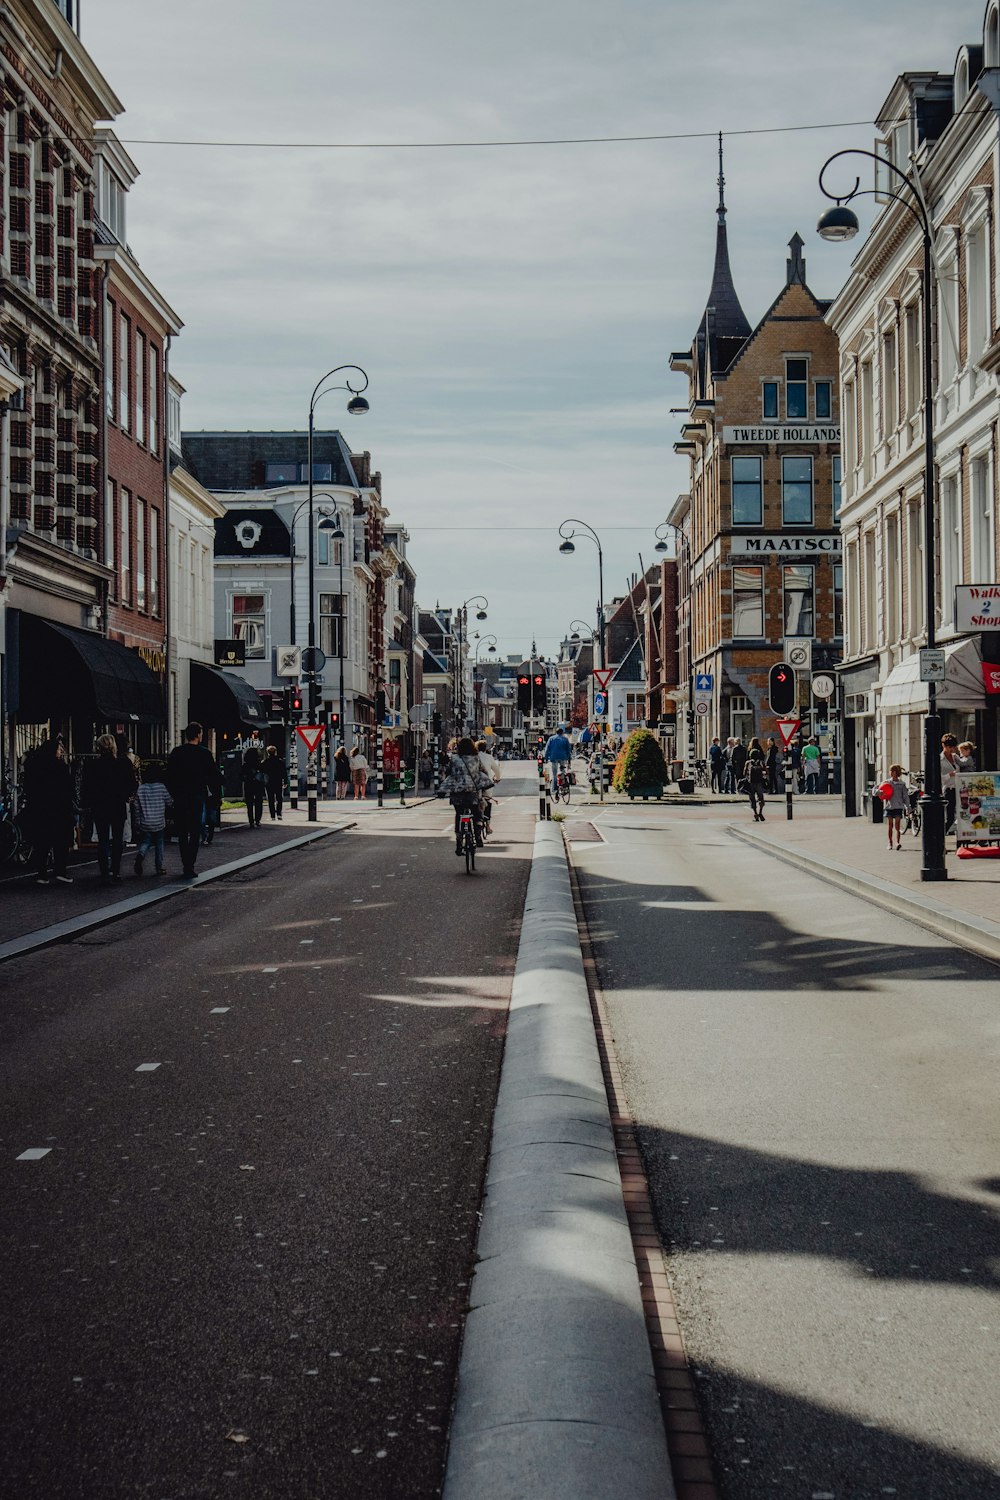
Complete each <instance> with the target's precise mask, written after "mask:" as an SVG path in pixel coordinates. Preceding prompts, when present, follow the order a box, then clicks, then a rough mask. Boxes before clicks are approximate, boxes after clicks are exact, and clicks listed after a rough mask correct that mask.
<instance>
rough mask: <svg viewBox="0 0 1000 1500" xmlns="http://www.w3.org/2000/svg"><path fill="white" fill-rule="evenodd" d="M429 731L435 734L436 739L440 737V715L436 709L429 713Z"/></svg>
mask: <svg viewBox="0 0 1000 1500" xmlns="http://www.w3.org/2000/svg"><path fill="white" fill-rule="evenodd" d="M431 733H432V734H434V735H436V736H437V738H438V739H440V738H441V715H440V714H439V713H438V711H437V709H435V710H434V712H433V713H432V714H431Z"/></svg>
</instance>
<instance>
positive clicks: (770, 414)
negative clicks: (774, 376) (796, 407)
mask: <svg viewBox="0 0 1000 1500" xmlns="http://www.w3.org/2000/svg"><path fill="white" fill-rule="evenodd" d="M763 402H764V418H765V420H768V419H774V420H775V421H776V420H777V417H778V382H777V381H776V380H765V381H764V392H763Z"/></svg>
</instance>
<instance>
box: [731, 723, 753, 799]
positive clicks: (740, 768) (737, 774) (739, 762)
mask: <svg viewBox="0 0 1000 1500" xmlns="http://www.w3.org/2000/svg"><path fill="white" fill-rule="evenodd" d="M749 753H750V752H749V750H748V749H747V747H746V745H744V743H743V738H742V736H741V737H740V738H739V739H738V740H737V741H736V743H735V744H734V746H733V754H732V767H733V791H736V790H738V788H739V783H740V782H741V781H742V780H743V777H744V776H745V775H746V764H747V756H748V755H749Z"/></svg>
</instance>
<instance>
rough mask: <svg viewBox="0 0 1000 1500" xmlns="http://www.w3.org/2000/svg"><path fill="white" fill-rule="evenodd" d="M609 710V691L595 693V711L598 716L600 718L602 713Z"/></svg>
mask: <svg viewBox="0 0 1000 1500" xmlns="http://www.w3.org/2000/svg"><path fill="white" fill-rule="evenodd" d="M607 711H608V695H607V693H595V694H594V713H595V714H596V715H597V717H598V718H600V717H601V715H602V714H605V713H607Z"/></svg>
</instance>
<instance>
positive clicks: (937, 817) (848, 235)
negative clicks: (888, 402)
mask: <svg viewBox="0 0 1000 1500" xmlns="http://www.w3.org/2000/svg"><path fill="white" fill-rule="evenodd" d="M842 156H865V157H868V158H869V160H871V161H873V162H875V163H876V165H878V166H880V167H882V169H883V170H888V171H889V172H891V173H892V174H893V175H894V176H895V177H896V178H898V179H899V182H900V183H901V184H902V185H903V187H905V188H906V190H907V196H906V197H901V196H900V195H899V193H898V192H896V193H886V194H884V195H883V196H884V197H886V198H889V199H891V200H892V202H894V203H899V204H901V205H902V207H903V208H905V209H908V210H909V212H910V213H911V214H912V215H913V217H914V219H916V221H917V224H918V226H919V229H920V233H921V237H922V239H923V298H922V303H923V306H922V313H923V365H924V371H923V374H924V609H925V612H926V617H927V645H928V647H929V648H933V647H934V644H935V639H936V637H935V628H934V626H935V620H934V616H935V599H934V596H935V584H936V574H937V558H936V555H935V538H934V393H933V389H932V380H933V375H934V366H933V360H932V350H931V333H932V329H931V267H932V256H933V239H934V229H933V225H932V224H931V220H930V215H929V213H928V211H927V205H926V203H925V201H924V195H923V191H922V189H921V186H920V180H919V178H918V177H917V174H916V169H915V168H914V169H912V170H911V172H904V171H903V170H902V169H901V168H900V167H897V166H896V164H895V162H893V161H890V160H889V158H888V157H884V156H876V155H875V153H874V151H866V150H864V149H863V148H862V147H860V146H851V147H846V148H845V149H844V150H843V151H835V152H834V154H833V155H832V156H831V157H829V158H828V159H827V160H826V161H825V162H824V163H823V166H822V167H821V169H820V174H819V187H820V191H821V192H822V193H823V195H824V197H827V198H830V199H832V200H833V203H834V207H833V208H828V209H827V210H826V212H825V213H824V214H822V215H821V216H820V219H819V222H818V224H817V225H816V231H817V233H818V234H819V236H820V238H821V239H824V240H832V241H833V242H834V243H842V242H843V241H845V240H851V239H853V238H854V236H855V235H856V234H857V233H858V228H859V225H858V219H857V215H856V214H855V212H854V210H853V209H852V208H849V207H848V204H850V203H851V201H852V200H853V199H854V198H860V197H865V196H869V195H870V196H874V189H872V188H862V187H861V179H860V177H856V178H855V179H854V186H853V187H852V188H851V190H850V192H849V193H831V192H830V191H829V189H828V188H827V187H826V186H825V184H824V182H823V178H824V176H825V175H826V172H827V169H828V168H829V167H830V166H832V165H833V163H834V162H835V161H838V160H839V159H840V158H841V157H842ZM920 807H921V812H922V813H923V821H922V828H921V832H922V849H923V867H922V868H921V871H920V878H921V880H947V879H948V871H947V869H946V868H945V862H944V831H945V800H944V797H943V796H942V795H941V720H940V719H939V718H938V711H937V684H936V683H934V682H929V683H928V684H927V716H926V718H925V719H924V795H923V797H922V798H921V802H920Z"/></svg>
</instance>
